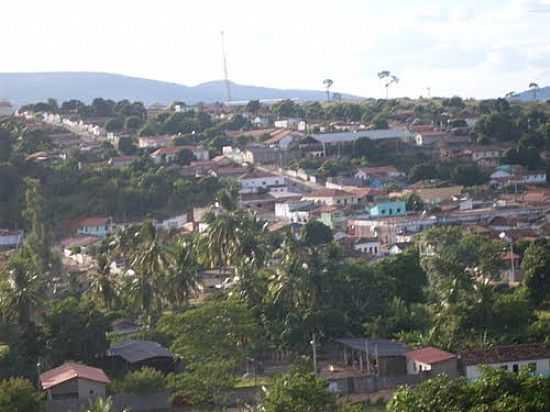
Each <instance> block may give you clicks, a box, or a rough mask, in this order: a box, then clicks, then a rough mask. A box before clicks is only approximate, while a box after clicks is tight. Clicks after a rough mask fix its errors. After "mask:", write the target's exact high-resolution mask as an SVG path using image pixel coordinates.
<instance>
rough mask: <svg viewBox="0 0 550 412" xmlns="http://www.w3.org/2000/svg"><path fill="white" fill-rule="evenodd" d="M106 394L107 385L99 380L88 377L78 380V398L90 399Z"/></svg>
mask: <svg viewBox="0 0 550 412" xmlns="http://www.w3.org/2000/svg"><path fill="white" fill-rule="evenodd" d="M98 396H100V397H103V396H105V385H104V384H103V383H99V382H93V381H89V380H87V379H79V380H78V398H79V399H89V398H95V397H98Z"/></svg>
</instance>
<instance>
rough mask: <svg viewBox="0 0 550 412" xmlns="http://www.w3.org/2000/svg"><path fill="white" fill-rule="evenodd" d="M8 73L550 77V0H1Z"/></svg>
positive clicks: (449, 85)
mask: <svg viewBox="0 0 550 412" xmlns="http://www.w3.org/2000/svg"><path fill="white" fill-rule="evenodd" d="M1 20H2V22H1V24H0V38H1V39H3V41H2V51H1V53H0V72H21V71H24V72H34V71H101V72H110V73H118V74H125V75H130V76H138V77H145V78H150V79H157V80H164V81H171V82H176V83H181V84H185V85H196V84H199V83H203V82H207V81H212V80H218V79H221V78H223V59H222V51H221V38H220V31H221V30H223V31H224V32H225V43H226V52H227V59H228V70H229V78H230V80H232V81H234V82H236V83H241V84H249V85H256V86H266V87H278V88H301V89H322V81H323V79H325V78H330V79H332V80H333V81H334V85H333V91H337V92H342V93H351V94H355V95H359V96H365V97H382V96H383V95H384V94H385V92H384V84H383V81H381V80H380V79H378V77H377V73H378V72H380V71H382V70H389V71H391V72H392V74H395V75H396V76H397V77H398V78H399V79H400V82H399V83H398V84H395V85H393V86H392V87H391V90H390V95H391V96H392V97H401V96H409V97H418V96H426V95H428V88H430V90H431V95H432V96H451V95H460V96H462V97H465V98H466V97H477V98H486V97H497V96H503V95H504V94H506V93H507V92H510V91H515V92H519V91H523V90H525V89H527V88H528V85H529V83H531V82H537V83H538V84H539V85H540V86H541V87H542V86H546V85H549V84H550V24H549V22H550V0H461V1H460V2H457V1H448V0H441V1H429V0H424V1H418V0H400V1H398V0H386V1H380V0H378V1H371V0H277V1H270V2H267V1H262V0H199V1H190V0H154V1H141V0H94V1H90V0H49V1H43V0H25V1H20V0H2V19H1Z"/></svg>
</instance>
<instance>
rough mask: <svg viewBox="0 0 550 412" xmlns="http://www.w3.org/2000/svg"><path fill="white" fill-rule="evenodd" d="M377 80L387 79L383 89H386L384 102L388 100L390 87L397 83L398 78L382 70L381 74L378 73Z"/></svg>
mask: <svg viewBox="0 0 550 412" xmlns="http://www.w3.org/2000/svg"><path fill="white" fill-rule="evenodd" d="M378 78H379V79H387V80H386V82H385V84H384V87H385V88H386V100H387V99H388V98H389V95H390V86H391V85H392V84H394V83H396V84H397V83H399V78H398V77H397V76H395V75H393V74H391V72H390V71H389V70H382V71H381V72H378Z"/></svg>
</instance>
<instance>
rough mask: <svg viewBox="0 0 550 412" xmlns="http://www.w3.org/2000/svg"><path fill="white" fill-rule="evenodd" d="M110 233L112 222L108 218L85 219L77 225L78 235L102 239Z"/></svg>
mask: <svg viewBox="0 0 550 412" xmlns="http://www.w3.org/2000/svg"><path fill="white" fill-rule="evenodd" d="M112 232H113V222H112V220H111V218H110V217H87V218H84V219H82V220H81V221H80V222H79V223H78V229H77V233H78V234H79V235H83V236H96V237H101V238H104V237H107V236H108V235H110V234H111V233H112Z"/></svg>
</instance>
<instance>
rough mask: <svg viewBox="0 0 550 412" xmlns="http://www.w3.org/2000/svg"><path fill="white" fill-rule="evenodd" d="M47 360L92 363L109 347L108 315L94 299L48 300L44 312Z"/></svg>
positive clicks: (56, 363) (55, 363)
mask: <svg viewBox="0 0 550 412" xmlns="http://www.w3.org/2000/svg"><path fill="white" fill-rule="evenodd" d="M43 324H44V334H45V345H46V351H47V355H48V356H47V357H48V361H49V362H50V364H51V365H59V364H61V363H63V362H64V361H66V360H75V361H81V362H84V363H91V362H93V361H94V359H95V358H96V356H97V355H98V354H102V353H104V352H105V351H106V350H107V348H108V347H109V342H108V341H107V337H106V333H107V331H108V329H109V327H110V325H109V321H108V319H107V318H106V317H105V315H104V314H103V313H102V312H100V311H99V310H98V309H97V308H96V307H95V305H94V304H93V303H90V302H86V301H81V302H78V300H77V299H75V298H66V299H64V300H62V301H60V302H55V303H52V304H51V308H50V309H49V311H48V312H47V313H46V314H45V315H44V320H43Z"/></svg>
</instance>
